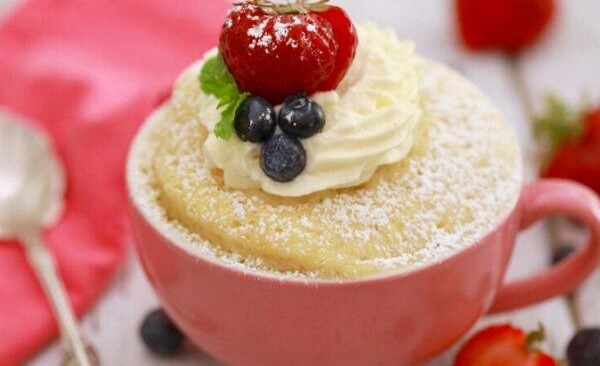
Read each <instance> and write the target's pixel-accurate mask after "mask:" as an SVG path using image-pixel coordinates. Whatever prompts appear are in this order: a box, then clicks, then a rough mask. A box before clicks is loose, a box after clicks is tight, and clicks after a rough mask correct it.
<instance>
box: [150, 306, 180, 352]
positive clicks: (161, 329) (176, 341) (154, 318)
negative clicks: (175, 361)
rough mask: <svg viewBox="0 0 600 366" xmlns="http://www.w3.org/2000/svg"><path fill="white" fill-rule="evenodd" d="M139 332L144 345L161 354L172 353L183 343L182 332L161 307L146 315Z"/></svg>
mask: <svg viewBox="0 0 600 366" xmlns="http://www.w3.org/2000/svg"><path fill="white" fill-rule="evenodd" d="M140 332H141V336H142V340H143V341H144V344H145V345H146V347H148V349H149V350H150V351H152V352H154V353H156V354H158V355H161V356H171V355H174V354H175V353H177V351H179V349H180V348H181V345H182V344H183V333H181V331H180V330H179V328H177V326H176V325H175V324H174V323H173V321H171V319H170V318H169V316H168V315H167V314H166V313H165V312H164V310H162V309H158V310H154V311H152V312H151V313H150V314H148V315H147V316H146V318H145V319H144V322H143V323H142V328H141V330H140Z"/></svg>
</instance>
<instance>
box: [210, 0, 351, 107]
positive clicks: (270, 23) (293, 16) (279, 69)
mask: <svg viewBox="0 0 600 366" xmlns="http://www.w3.org/2000/svg"><path fill="white" fill-rule="evenodd" d="M357 43H358V38H357V35H356V30H355V28H354V25H353V24H352V22H351V21H350V19H349V17H348V15H347V14H346V12H345V11H344V10H343V9H341V8H339V7H336V6H331V5H328V4H327V1H318V2H307V1H306V0H297V1H296V2H295V3H288V4H277V3H273V2H270V1H267V0H246V1H243V2H240V3H237V4H236V5H235V6H234V8H233V9H232V10H231V11H230V13H229V15H228V17H227V19H226V20H225V24H224V25H223V30H222V33H221V37H220V45H219V50H220V52H221V54H222V56H223V60H224V62H225V64H226V65H227V68H228V69H229V71H230V72H231V74H232V75H233V77H234V79H235V81H236V83H237V85H238V87H239V89H240V90H241V91H243V92H248V93H250V94H252V95H257V96H261V97H263V98H265V99H266V100H268V101H269V102H270V103H272V104H274V105H275V104H280V103H281V102H283V100H284V99H285V98H286V97H288V96H290V95H293V94H296V93H298V92H305V93H307V94H308V95H310V94H313V93H315V92H319V91H329V90H333V89H335V88H336V87H337V85H338V84H339V82H340V81H341V80H342V79H343V77H344V76H345V74H346V72H347V71H348V68H349V67H350V64H351V63H352V61H353V59H354V56H355V52H356V46H357Z"/></svg>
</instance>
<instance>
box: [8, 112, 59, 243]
mask: <svg viewBox="0 0 600 366" xmlns="http://www.w3.org/2000/svg"><path fill="white" fill-rule="evenodd" d="M15 119H16V117H13V116H11V115H9V114H7V113H5V112H4V113H2V112H0V238H3V239H12V238H16V237H18V236H19V235H20V234H21V233H23V232H24V231H27V230H31V228H45V227H49V226H52V225H53V224H54V223H56V221H57V220H58V218H59V217H60V215H61V213H62V210H63V194H64V189H65V184H64V181H65V179H64V172H63V169H62V167H61V166H60V164H59V162H58V159H57V158H56V156H55V155H54V152H53V151H52V149H51V147H50V143H49V142H48V139H47V138H46V137H45V136H44V135H43V134H41V133H40V132H38V131H36V130H34V129H33V128H30V127H27V126H25V125H24V124H23V123H14V122H12V121H13V120H15Z"/></svg>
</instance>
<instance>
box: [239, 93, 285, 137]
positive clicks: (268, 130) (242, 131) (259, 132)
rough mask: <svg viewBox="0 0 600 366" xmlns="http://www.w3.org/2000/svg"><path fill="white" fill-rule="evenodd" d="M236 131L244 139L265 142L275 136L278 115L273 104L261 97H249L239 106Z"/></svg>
mask: <svg viewBox="0 0 600 366" xmlns="http://www.w3.org/2000/svg"><path fill="white" fill-rule="evenodd" d="M234 127H235V132H236V133H237V135H238V137H239V138H240V140H242V141H250V142H256V143H258V142H264V141H266V140H268V139H269V137H271V136H273V133H275V128H276V127H277V116H276V115H275V110H274V109H273V106H272V105H271V104H269V102H267V101H266V100H264V99H263V98H261V97H254V96H252V97H249V98H248V99H246V100H245V101H244V102H243V103H242V104H241V105H240V107H239V108H238V110H237V111H236V114H235V121H234Z"/></svg>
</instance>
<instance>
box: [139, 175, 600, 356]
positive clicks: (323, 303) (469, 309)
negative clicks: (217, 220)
mask: <svg viewBox="0 0 600 366" xmlns="http://www.w3.org/2000/svg"><path fill="white" fill-rule="evenodd" d="M139 207H143V206H142V205H140V204H139V203H138V202H135V199H134V198H132V210H131V212H132V220H133V226H134V229H135V235H136V242H137V249H138V252H139V256H140V258H141V261H142V263H143V266H144V268H145V270H146V273H147V275H148V277H149V278H150V280H151V281H152V284H153V285H154V287H155V289H156V292H157V294H158V296H159V297H160V299H161V301H162V303H163V304H164V306H165V308H166V310H167V311H168V312H169V314H170V315H171V316H172V317H173V319H174V321H175V322H176V323H177V324H178V325H179V326H180V327H181V328H182V329H183V331H184V332H185V333H186V334H187V335H188V336H189V337H190V338H191V339H192V340H193V341H194V342H195V343H196V344H198V345H199V346H200V347H201V348H202V349H204V350H205V351H207V352H208V353H210V354H211V355H213V356H214V357H215V358H217V359H219V360H221V361H223V362H224V363H226V364H228V365H232V366H238V365H245V366H279V365H286V366H294V365H298V366H307V365H311V366H312V365H320V366H326V365H344V366H352V365H357V366H358V365H360V366H364V365H415V364H418V363H420V362H423V361H425V360H428V359H430V358H432V357H433V356H435V355H436V354H438V353H440V352H441V351H443V350H444V349H446V348H448V347H449V346H450V345H452V343H454V342H455V341H457V340H458V339H459V338H460V337H461V336H462V335H464V334H465V332H466V331H467V330H468V329H469V328H470V327H471V326H472V325H473V324H474V323H475V322H476V321H477V320H478V319H479V318H480V317H481V316H483V315H484V314H486V313H490V312H499V311H506V310H511V309H516V308H519V307H523V306H527V305H531V304H534V303H537V302H540V301H543V300H546V299H549V298H551V297H554V296H558V295H561V294H565V293H568V292H570V291H572V290H573V289H575V287H577V285H578V284H579V283H580V282H581V281H582V280H584V279H585V278H586V277H587V276H588V275H589V274H590V273H591V272H592V271H593V270H594V268H595V267H596V266H597V265H598V264H599V263H600V201H599V200H598V198H597V196H596V195H595V194H594V193H593V192H591V191H590V190H589V189H587V188H585V187H583V186H581V185H578V184H576V183H571V182H568V181H560V180H542V181H538V182H536V183H533V184H531V185H529V186H527V187H525V188H524V189H523V192H522V194H521V198H520V200H519V202H518V203H517V204H516V206H515V207H514V209H513V210H512V211H511V212H510V214H508V215H507V216H506V217H505V218H504V220H502V221H501V222H500V223H499V224H498V226H497V227H496V228H495V229H494V230H492V231H490V232H489V233H488V234H487V235H486V236H484V237H482V238H481V239H480V240H479V241H478V242H476V243H473V245H471V246H469V247H467V248H466V249H464V250H462V251H460V252H459V253H457V254H455V255H453V256H451V257H450V258H447V259H446V260H443V261H441V262H439V263H436V264H433V265H429V266H426V267H424V268H420V269H416V270H413V271H410V272H402V273H398V274H391V275H387V276H383V277H378V278H370V279H364V280H358V281H347V282H327V281H301V280H292V279H283V278H275V277H268V276H262V275H259V274H256V273H249V272H244V271H242V270H239V269H235V268H230V267H227V266H225V265H222V264H218V263H216V262H214V261H213V260H210V259H207V258H202V257H198V256H195V255H192V254H190V253H188V252H187V251H186V250H185V249H183V248H182V247H181V246H180V245H178V244H177V243H176V242H174V241H173V239H172V238H169V237H168V235H167V234H165V233H161V232H159V231H157V229H156V228H155V227H153V226H152V225H151V224H150V222H149V220H148V219H147V217H145V216H144V214H143V212H142V210H140V209H139ZM554 214H560V215H567V216H570V217H573V218H575V219H578V220H580V221H582V222H583V223H585V224H586V225H587V226H588V227H589V229H590V234H591V235H590V240H589V242H588V243H587V245H586V246H585V247H583V248H582V249H581V250H580V251H579V252H578V253H576V254H574V255H573V256H572V257H570V258H568V259H567V260H565V261H564V262H562V263H560V264H559V265H557V266H556V267H554V268H551V269H549V270H547V271H546V272H544V273H542V274H539V275H537V276H534V277H533V278H529V279H526V280H522V281H518V282H516V283H509V284H503V277H504V274H505V272H506V268H507V265H508V262H509V259H510V256H511V252H512V249H513V245H514V242H515V236H516V234H517V232H518V231H519V230H521V229H524V228H526V227H528V226H530V225H531V224H532V223H534V222H535V221H536V220H538V219H541V218H543V217H545V216H548V215H554Z"/></svg>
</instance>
